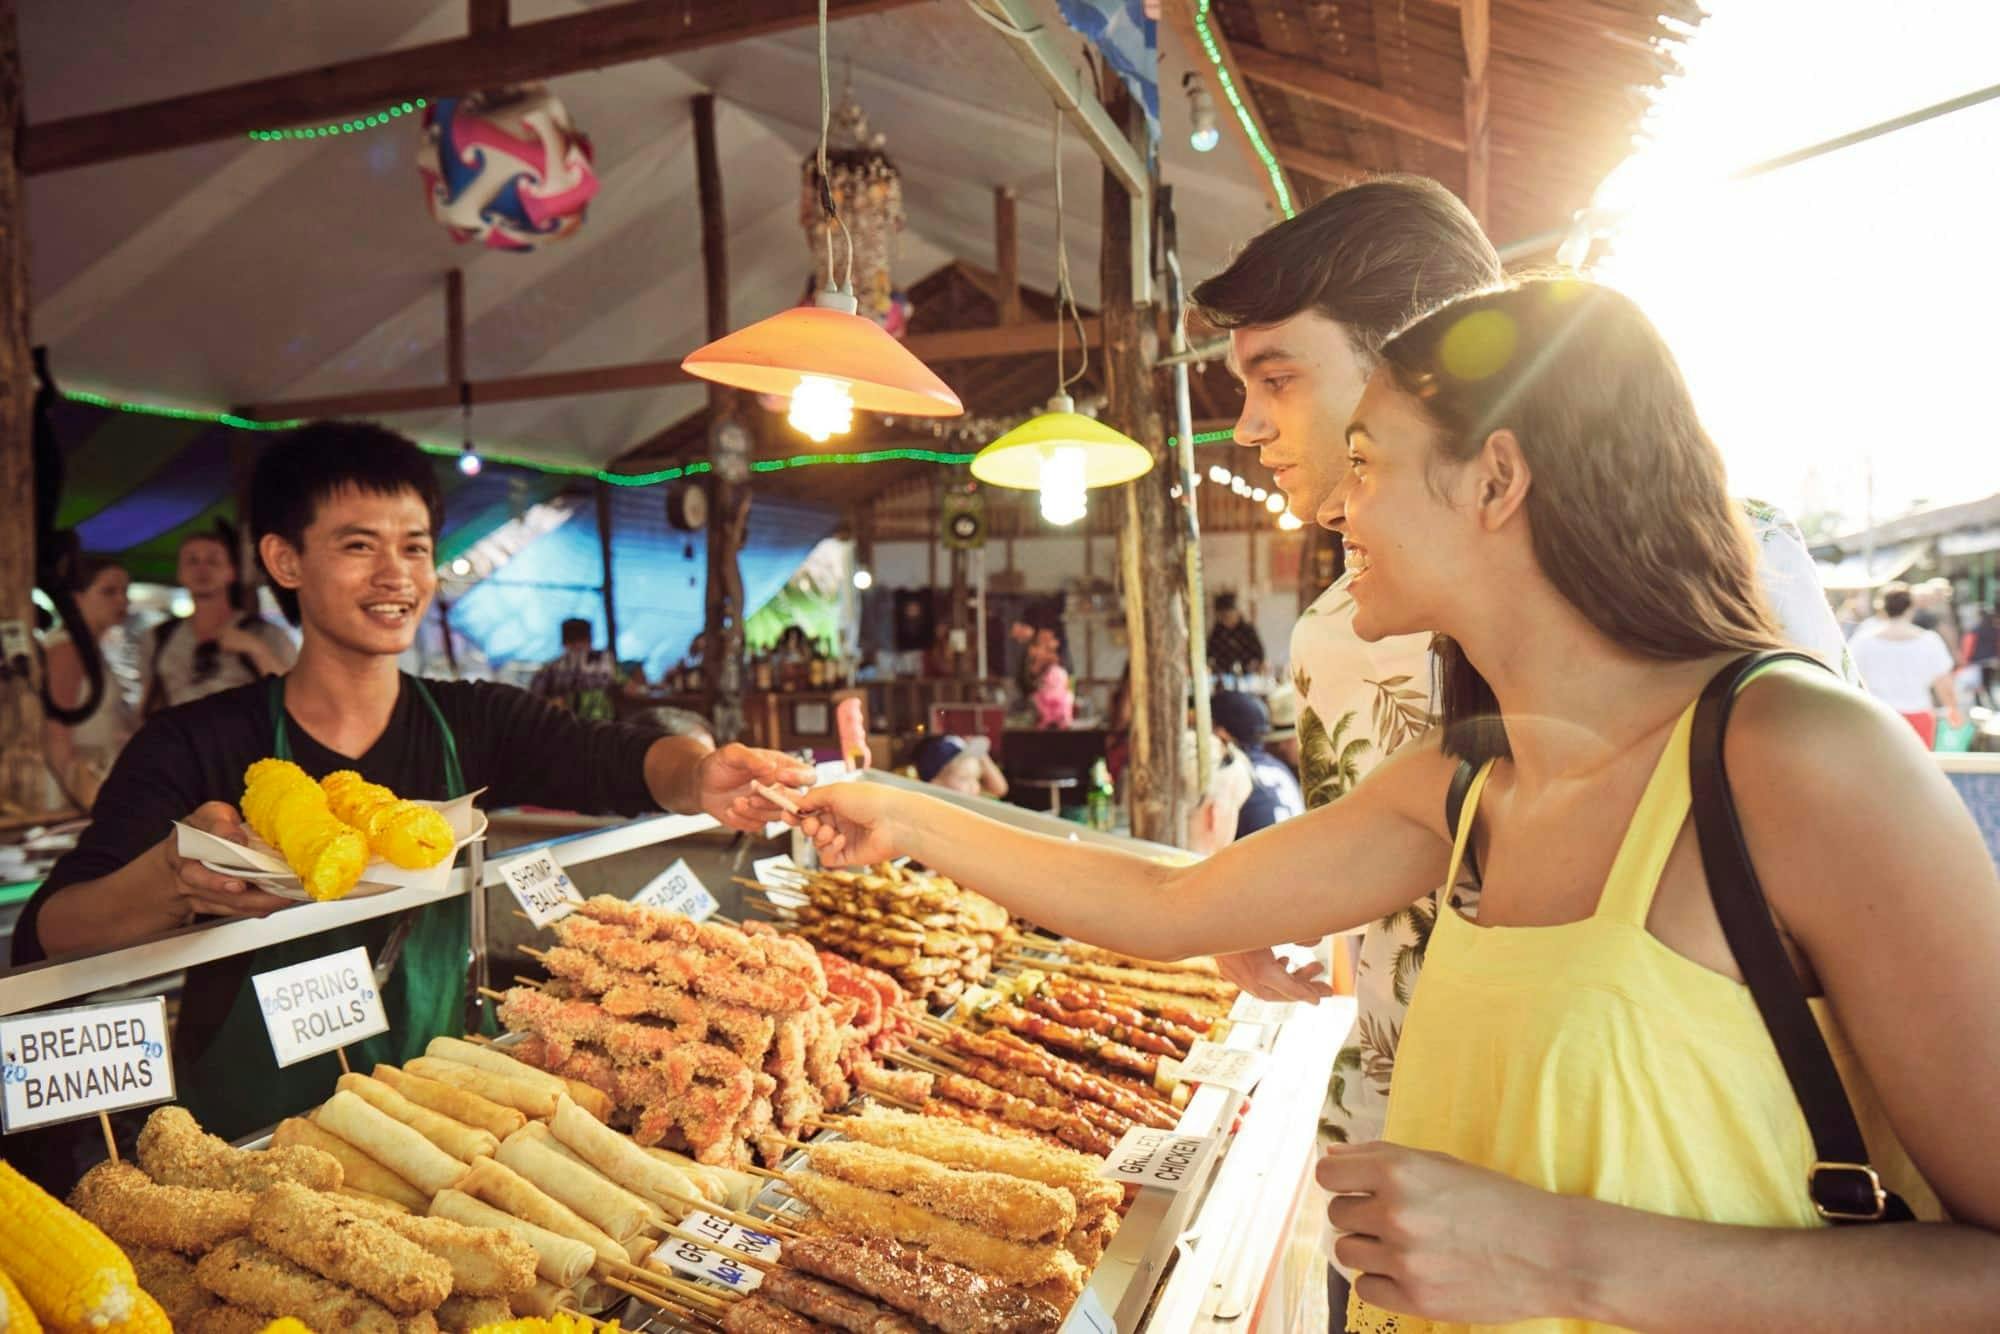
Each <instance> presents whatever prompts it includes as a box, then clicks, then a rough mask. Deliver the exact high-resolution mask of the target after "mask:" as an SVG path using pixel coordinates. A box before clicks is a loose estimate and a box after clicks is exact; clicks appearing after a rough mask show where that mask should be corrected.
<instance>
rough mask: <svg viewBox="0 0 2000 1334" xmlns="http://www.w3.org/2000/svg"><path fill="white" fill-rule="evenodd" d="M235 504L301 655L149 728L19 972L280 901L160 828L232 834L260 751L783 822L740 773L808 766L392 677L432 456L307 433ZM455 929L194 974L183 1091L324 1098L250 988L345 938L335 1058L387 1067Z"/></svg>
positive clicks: (432, 479) (458, 910)
mask: <svg viewBox="0 0 2000 1334" xmlns="http://www.w3.org/2000/svg"><path fill="white" fill-rule="evenodd" d="M251 505H252V519H253V521H254V524H255V529H254V531H255V534H256V539H257V554H258V558H259V560H260V561H261V562H262V564H263V566H264V569H265V572H266V574H267V575H268V576H269V578H270V580H271V582H272V583H273V584H274V585H275V586H276V588H277V590H278V599H279V602H280V603H281V605H283V607H284V608H285V612H286V614H287V615H288V616H290V617H291V618H292V619H293V620H294V621H296V622H297V623H298V624H299V625H300V626H301V628H302V630H303V632H304V640H303V643H302V645H301V647H300V649H299V657H298V662H297V663H296V665H294V666H293V668H292V670H291V671H290V672H289V673H288V674H286V675H285V676H283V677H273V678H270V679H269V680H267V681H260V682H256V683H254V684H251V685H246V686H242V687H239V688H237V689H235V690H229V691H224V692H222V693H220V694H216V695H211V696H209V697H208V698H206V699H202V700H198V701H196V702H195V703H193V704H189V705H186V706H184V707H182V708H178V709H169V710H167V711H166V712H164V713H161V714H159V715H157V716H156V717H154V718H153V719H152V720H151V721H150V722H148V723H147V725H146V726H145V728H144V729H143V730H142V731H141V732H140V733H139V735H138V736H137V737H135V738H134V739H133V741H132V743H131V745H130V746H128V747H127V748H126V750H125V752H124V754H123V756H121V758H120V759H119V762H118V765H117V767H116V768H115V769H113V770H112V773H111V776H110V777H109V779H108V780H106V782H105V785H104V789H103V797H102V800H100V802H99V805H98V814H97V818H96V819H95V820H94V821H93V823H92V824H91V825H90V827H89V828H88V829H87V830H86V831H85V832H84V834H83V836H82V838H81V839H80V840H79V842H78V845H77V848H76V850H75V851H74V852H72V853H70V854H69V855H68V856H66V857H64V858H63V859H62V860H61V861H60V862H58V863H57V864H56V866H55V869H54V870H53V871H52V872H51V873H50V875H49V878H48V880H47V881H46V882H45V883H44V884H43V885H42V887H41V889H40V890H39V891H37V893H36V895H35V897H34V898H33V900H31V901H30V902H29V904H28V906H27V908H26V910H25V911H24V912H23V913H22V916H21V920H20V922H19V924H18V925H17V927H16V928H15V932H14V961H15V962H16V963H17V964H19V963H29V962H32V961H35V960H37V959H41V958H43V957H46V956H53V955H59V954H70V953H78V952H87V951H92V950H105V949H114V948H118V947H121V946H126V945H132V944H136V943H138V942H140V941H143V940H146V939H149V938H151V937H154V936H157V935H160V934H162V933H164V932H167V931H172V930H174V929H176V928H178V927H182V926H186V925H188V924H189V923H191V922H194V921H195V920H197V919H200V918H225V919H227V918H237V917H262V916H264V915H266V914H268V913H271V912H275V911H277V910H279V909H282V908H287V907H290V906H292V905H291V904H290V902H289V901H288V900H285V899H280V898H277V897H274V896H272V895H270V894H266V893H264V892H262V891H260V890H258V889H255V888H253V887H252V886H251V885H249V884H247V883H245V882H244V881H242V880H239V879H235V878H232V877H229V876H225V875H220V874H218V873H216V872H213V871H210V870H209V869H207V868H206V867H204V866H202V865H201V864H200V863H199V862H197V861H193V860H190V859H184V858H182V857H181V856H180V855H179V854H178V852H177V851H176V850H175V840H174V834H173V822H174V821H175V820H181V821H185V822H186V823H188V824H191V825H194V826H196V827H197V828H201V829H205V830H207V831H208V832H210V833H212V834H216V835H219V836H221V837H225V838H232V839H236V840H238V841H242V840H243V839H244V838H245V837H246V835H245V830H244V825H243V821H242V817H241V815H240V814H239V813H238V810H237V803H238V802H239V801H240V799H241V797H242V792H243V772H244V770H245V769H246V768H247V767H248V766H249V765H250V764H251V763H253V762H254V761H256V760H259V759H262V758H264V757H266V756H271V755H276V756H279V757H282V758H289V759H292V760H294V761H296V762H297V763H298V764H300V765H301V766H303V767H304V768H305V770H306V771H307V772H308V773H309V774H311V775H313V776H314V777H315V778H318V777H323V776H325V775H326V774H327V773H329V772H331V771H333V770H336V769H358V770H359V771H360V772H361V774H362V775H363V777H365V778H367V779H369V780H370V781H371V782H377V783H382V784H385V785H386V786H388V787H389V788H391V789H392V790H394V791H395V792H396V793H398V794H399V795H402V796H407V797H418V798H443V797H451V796H458V795H462V794H464V793H468V792H473V791H477V790H479V789H485V795H484V797H483V799H482V804H484V805H486V806H488V807H500V806H511V805H519V804H523V803H534V804H538V805H546V806H560V807H570V808H574V809H577V810H584V811H616V812H620V813H624V814H635V815H636V814H639V813H642V812H646V811H652V810H657V809H661V808H665V809H668V810H676V811H685V812H694V811H705V812H707V813H708V814H711V815H713V816H715V817H716V818H717V819H720V820H722V821H723V822H725V823H727V824H729V825H732V826H734V827H736V828H739V829H758V828H761V827H762V826H763V824H764V822H765V821H766V820H767V819H771V818H775V817H776V815H777V814H778V812H777V809H776V808H775V807H773V806H771V805H770V804H769V803H768V802H765V801H764V800H763V799H762V798H760V797H756V796H755V795H754V794H753V793H752V791H751V787H750V784H751V782H752V781H753V780H759V781H763V782H770V783H783V784H791V785H802V784H805V783H808V782H810V781H811V777H812V771H811V770H810V769H809V768H807V767H806V766H804V765H801V764H800V763H798V762H797V761H796V760H792V759H789V758H787V757H785V756H782V755H778V754H775V753H773V752H770V751H754V750H748V749H746V748H744V747H742V746H738V745H730V746H725V747H723V748H722V749H721V750H715V749H714V748H713V747H712V746H710V745H708V744H706V743H705V742H703V741H700V740H697V739H695V738H691V737H663V736H660V735H659V734H658V733H657V732H653V731H648V730H644V729H640V728H633V727H625V726H621V725H618V724H614V723H587V722H583V721H580V720H578V719H576V718H574V717H572V716H571V715H569V714H566V713H564V712H562V711H560V710H558V709H555V708H552V707H550V706H549V705H547V704H545V703H543V702H542V701H540V700H537V699H536V698H534V697H533V696H532V695H530V694H528V693H527V692H526V691H522V690H517V689H514V688H512V687H508V686H502V685H496V684H491V683H484V682H481V683H471V682H443V681H428V682H427V681H422V680H419V679H418V678H416V677H413V676H406V675H403V674H402V673H400V672H398V671H397V669H396V659H397V655H399V654H401V653H402V652H403V651H404V650H405V649H407V648H409V646H410V643H411V640H412V639H413V638H414V637H415V635H416V631H417V627H418V625H419V624H420V623H421V621H422V620H423V616H424V612H425V610H426V609H427V608H428V607H429V606H430V602H431V598H432V596H433V594H434V593H435V592H436V588H437V567H436V545H435V544H436V539H437V535H438V531H439V529H440V527H441V526H442V523H443V518H444V504H443V498H442V495H441V493H440V491H439V488H438V483H437V476H436V473H435V472H434V471H433V468H432V464H431V462H430V460H429V459H428V458H427V457H426V456H425V455H424V454H423V453H422V452H421V451H420V450H419V449H418V448H417V447H416V446H415V445H413V444H411V443H410V442H409V441H408V440H406V439H404V438H403V437H401V436H399V435H396V434H394V433H392V432H389V431H386V430H383V429H381V428H380V427H375V426H363V425H349V424H344V423H332V422H318V423H314V424H312V425H309V426H306V427H302V428H300V429H299V430H297V431H294V432H292V433H290V434H289V435H288V436H286V437H282V438H280V439H278V440H277V441H275V442H273V443H272V444H271V445H270V446H269V447H267V448H266V450H265V452H264V454H263V456H262V457H261V458H260V459H259V460H258V462H257V469H256V476H255V481H254V484H253V487H252V492H251ZM468 920H469V906H468V903H467V901H466V899H464V898H458V899H452V900H447V901H445V902H441V903H436V904H432V905H431V906H429V907H425V908H420V909H416V910H414V911H412V912H409V913H405V914H402V915H401V916H399V917H391V918H380V919H377V920H375V921H371V922H365V923H361V924H358V925H356V926H351V927H344V928H339V929H336V930H333V931H328V932H324V933H321V934H319V935H316V936H309V937H306V938H304V939H302V940H298V941H294V942H291V943H289V944H286V945H280V946H273V947H269V948H266V949H262V950H259V951H257V952H255V953H253V954H249V955H244V956H239V957H236V958H232V959H226V960H223V961H221V962H218V963H213V964H204V965H201V966H199V967H196V968H193V969H190V970H189V973H188V979H187V984H186V987H185V988H184V990H183V992H182V999H181V1010H180V1017H179V1021H178V1023H177V1026H176V1029H175V1034H174V1049H175V1068H176V1073H177V1084H178V1087H179V1089H180V1091H181V1096H182V1101H183V1102H185V1103H187V1104H188V1106H189V1108H190V1110H192V1111H194V1112H195V1114H196V1115H197V1117H198V1118H199V1119H200V1120H201V1122H202V1123H203V1124H204V1125H205V1126H207V1127H208V1128H209V1129H210V1130H213V1131H215V1132H216V1133H218V1134H222V1135H225V1136H234V1135H238V1134H242V1133H244V1132H246V1131H249V1130H253V1129H255V1128H257V1127H259V1126H265V1125H269V1124H271V1123H272V1122H273V1121H276V1120H277V1119H278V1118H280V1117H282V1116H286V1115H289V1114H291V1113H293V1112H296V1111H298V1110H299V1109H300V1108H302V1107H306V1106H309V1105H310V1104H312V1103H313V1102H315V1101H317V1100H318V1099H320V1098H321V1097H323V1096H324V1095H325V1092H326V1087H327V1079H328V1076H327V1073H326V1071H325V1069H324V1068H323V1067H321V1066H320V1065H319V1064H317V1063H303V1064H300V1065H296V1066H293V1067H291V1068H289V1069H285V1070H280V1069H278V1068H277V1067H276V1066H275V1064H274V1062H273V1059H272V1054H271V1049H270V1045H269V1043H268V1041H267V1040H266V1037H265V1034H264V1029H263V1023H262V1020H261V1019H260V1018H259V1015H258V1009H257V1003H256V998H255V995H254V993H253V992H252V990H251V987H250V981H249V979H250V977H251V976H252V975H253V974H256V973H262V972H266V971H269V970H270V969H272V968H276V967H282V966H284V965H286V964H291V963H297V962H300V961H302V960H306V959H312V958H317V957H320V956H323V955H326V954H331V953H335V952H337V951H339V950H343V949H348V948H351V947H352V946H355V945H365V946H367V947H368V950H369V956H370V958H371V959H373V960H374V961H375V962H376V964H377V965H378V967H380V966H382V965H385V964H388V965H392V969H391V971H390V974H389V979H388V982H387V984H386V985H385V986H384V987H383V988H382V993H383V1002H384V1006H385V1008H386V1010H387V1012H388V1015H389V1021H390V1031H389V1033H388V1034H387V1035H385V1036H383V1037H379V1038H373V1039H369V1040H367V1041H365V1042H362V1043H358V1044H356V1045H355V1047H354V1048H353V1049H351V1050H350V1052H349V1059H350V1061H353V1062H356V1063H358V1064H359V1065H360V1066H362V1067H363V1068H366V1067H367V1066H369V1065H372V1064H373V1063H375V1062H377V1061H388V1062H397V1061H400V1060H402V1059H404V1058H406V1057H408V1056H412V1055H415V1054H416V1053H418V1052H419V1051H421V1049H422V1047H423V1045H424V1043H425V1042H426V1041H427V1040H428V1039H430V1038H431V1037H434V1036H436V1035H438V1034H441V1033H457V1032H459V1031H460V1030H461V1027H462V1025H463V1023H464V1015H465V1005H464V1002H465V992H464V983H465V968H466V957H467V947H468V938H467V930H468Z"/></svg>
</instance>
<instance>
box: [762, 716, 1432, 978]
mask: <svg viewBox="0 0 2000 1334" xmlns="http://www.w3.org/2000/svg"><path fill="white" fill-rule="evenodd" d="M1449 774H1450V766H1449V765H1448V764H1446V762H1445V761H1444V760H1443V759H1442V757H1441V756H1440V755H1439V753H1438V752H1437V750H1436V748H1435V746H1434V745H1419V746H1415V747H1411V748H1410V749H1408V750H1406V751H1404V752H1403V753H1402V754H1400V755H1398V756H1396V757H1395V758H1394V759H1392V760H1390V761H1389V762H1387V763H1385V764H1383V765H1382V766H1381V767H1380V768H1378V769H1377V770H1376V771H1375V773H1374V774H1372V775H1371V776H1370V777H1369V779H1368V780H1367V781H1366V782H1364V783H1363V784H1361V785H1360V786H1359V787H1357V788H1356V789H1355V791H1354V792H1353V793H1351V794H1349V795H1348V796H1347V797H1346V798H1344V799H1342V800H1341V801H1339V802H1338V803H1336V804H1334V805H1332V806H1327V807H1323V808H1321V809H1320V810H1317V811H1311V812H1309V813H1307V814H1305V815H1302V816H1296V817H1294V818H1292V819H1290V820H1286V821H1283V822H1281V823H1279V824H1276V825H1273V826H1272V827H1271V828H1269V829H1266V830H1264V831H1263V832H1261V833H1259V834H1256V835H1255V836H1253V837H1251V838H1247V839H1244V840H1243V841H1241V842H1238V843H1232V844H1230V845H1229V846H1228V847H1226V848H1224V849H1223V850H1222V851H1220V852H1218V853H1216V854H1215V855H1214V856H1213V857H1210V858H1208V859H1207V860H1205V861H1201V862H1197V863H1195V864H1193V865H1191V866H1180V867H1175V866H1167V865H1163V864H1162V863H1160V862H1157V861H1154V860H1153V859H1151V858H1149V857H1144V856H1139V855H1136V854H1133V853H1128V852H1121V851H1118V850H1116V849H1112V848H1105V847H1099V846H1094V845H1091V844H1085V843H1074V842H1070V841H1068V840H1066V839H1060V838H1052V837H1049V836H1048V835H1045V834H1033V833H1029V832H1027V831H1025V830H1022V829H1016V828H1014V827H1012V826H1010V825H1005V824H1001V823H1000V822H999V821H996V820H990V819H987V818H986V817H985V816H982V815H975V814H973V813H972V812H971V811H968V810H965V809H963V808H961V807H959V806H956V805H954V804H952V803H950V802H946V801H940V800H938V799H937V798H934V797H929V796H925V795H922V794H919V793H914V792H909V791H906V790H904V789H901V788H894V787H890V786H888V785H887V784H880V783H839V784H834V785H832V786H828V787H821V788H814V789H813V790H812V791H810V792H808V793H806V794H805V795H804V796H802V797H801V798H800V799H799V805H800V807H801V809H802V811H803V814H802V815H801V816H800V817H799V818H798V823H799V824H800V827H801V828H802V829H803V830H804V831H805V833H806V834H807V836H808V837H810V838H812V839H813V841H814V844H815V846H816V847H817V848H818V849H819V852H820V856H821V857H822V859H823V860H826V861H828V862H830V863H835V864H841V863H845V864H860V863H868V862H875V861H881V860H883V859H885V858H889V857H895V856H902V855H908V856H910V857H914V858H915V859H916V860H918V861H920V862H922V863H924V864H925V865H926V866H929V867H932V868H934V869H936V870H939V871H942V872H943V873H944V874H946V875H949V876H950V877H952V878H953V879H954V880H958V881H960V882H962V883H963V884H965V885H966V886H967V887H969V888H972V889H976V890H978V891H979V892H981V893H983V894H986V895H989V896H990V897H992V898H994V899H997V900H998V901H999V902H1000V903H1002V904H1004V905H1005V906H1006V907H1007V908H1008V909H1009V910H1011V911H1013V912H1015V913H1017V914H1019V915H1020V916H1023V917H1026V918H1029V919H1030V920H1032V921H1034V922H1037V923H1039V924H1040V925H1042V926H1045V927H1047V928H1049V929H1050V930H1052V931H1058V932H1061V933H1062V934H1064V935H1068V936H1073V937H1075V938H1076V939H1078V940H1085V941H1089V942H1091V943H1093V944H1098V945H1103V946H1107V947H1109V948H1112V949H1116V950H1120V951H1123V952H1126V953H1130V954H1135V955H1138V956H1140V957H1142V958H1152V959H1173V958H1181V957H1184V956H1186V955H1190V954H1208V953H1221V952H1225V951H1231V950H1242V949H1249V948H1253V947H1255V946H1259V945H1273V944H1277V943H1280V942H1282V941H1288V940H1299V939H1303V938H1305V937H1308V936H1319V935H1324V934H1326V933H1327V932H1329V931H1344V930H1349V929H1352V928H1354V927H1357V926H1359V925H1361V924H1362V923H1364V922H1369V921H1373V920H1374V919H1376V918H1378V917H1383V916H1386V915H1387V914H1389V913H1392V912H1395V911H1396V910H1398V909H1400V908H1403V907H1406V906H1408V905H1409V904H1411V903H1414V902H1415V901H1416V900H1417V899H1419V898H1421V897H1422V896H1423V895H1425V894H1427V893H1429V892H1430V891H1431V890H1433V889H1435V888H1437V885H1438V883H1439V882H1440V881H1441V880H1442V879H1443V878H1444V873H1445V862H1446V860H1447V855H1448V852H1449V849H1448V848H1447V847H1446V846H1445V843H1444V841H1443V823H1444V822H1443V813H1442V812H1443V799H1444V791H1445V787H1446V785H1447V783H1448V782H1449V781H1450V778H1449Z"/></svg>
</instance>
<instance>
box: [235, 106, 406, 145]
mask: <svg viewBox="0 0 2000 1334" xmlns="http://www.w3.org/2000/svg"><path fill="white" fill-rule="evenodd" d="M429 105H430V103H429V102H426V101H425V100H424V99H423V98H421V97H419V98H417V99H416V100H415V101H412V102H396V103H393V104H391V105H390V106H389V108H388V109H387V110H384V111H378V112H376V113H375V114H374V115H372V116H362V117H360V118H359V119H357V120H344V121H341V122H340V123H338V124H328V125H307V126H304V127H302V128H299V129H296V130H252V131H250V137H251V138H252V139H255V140H256V141H257V142H258V143H263V144H275V143H281V142H285V141H290V140H300V139H331V138H337V137H339V136H340V135H344V134H359V133H361V132H362V131H364V130H376V129H380V128H381V127H382V126H384V125H387V124H388V123H389V122H390V121H392V120H400V119H402V118H403V117H404V116H414V115H416V114H417V113H418V112H419V111H422V110H423V109H424V108H425V107H427V106H429Z"/></svg>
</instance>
